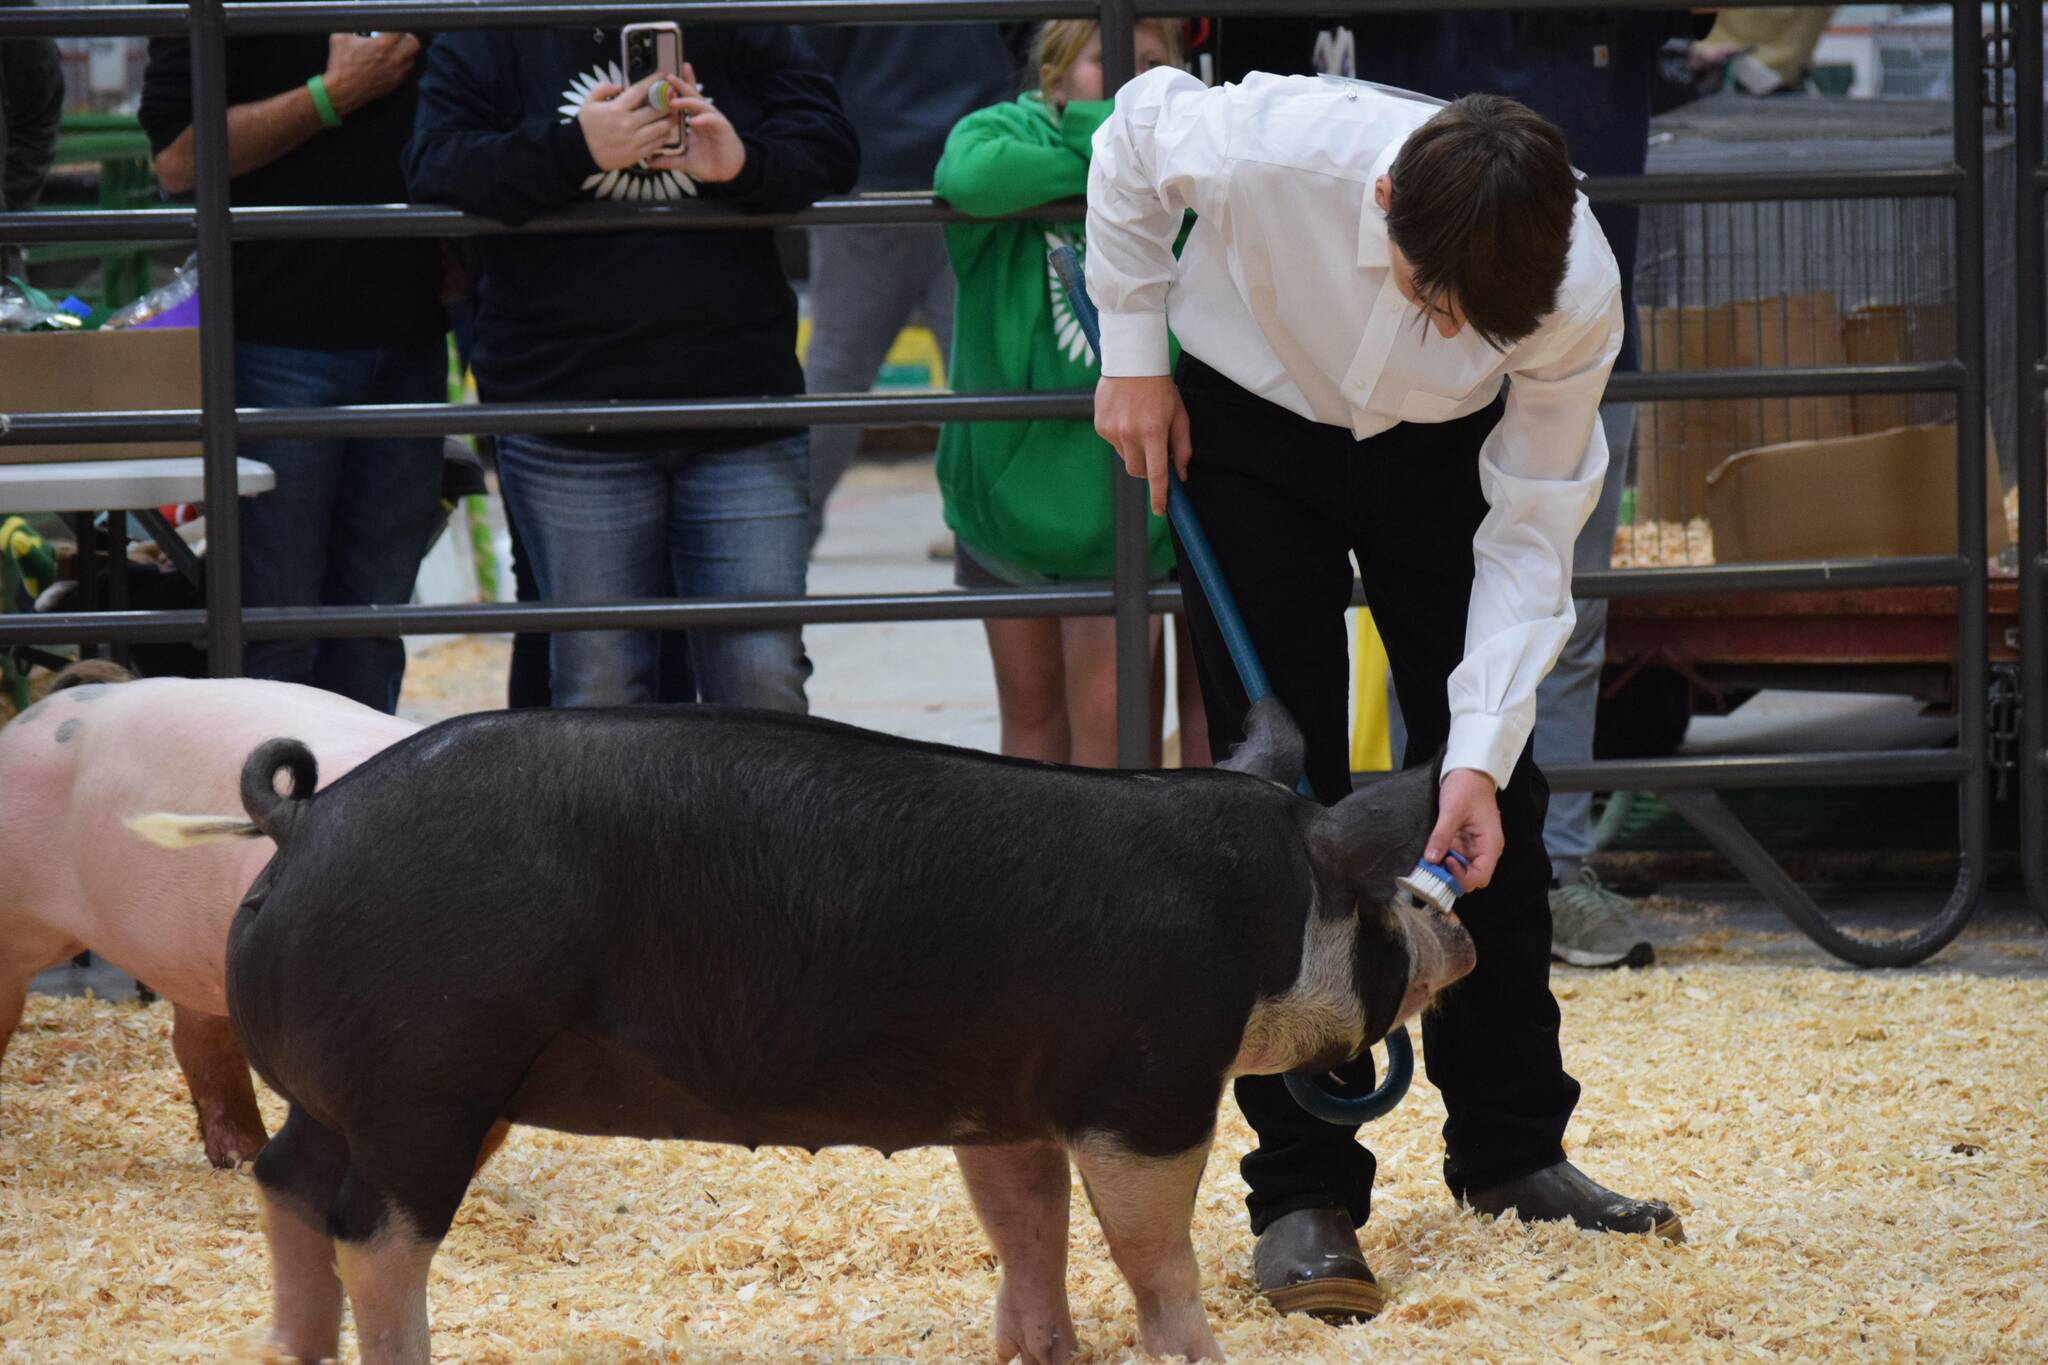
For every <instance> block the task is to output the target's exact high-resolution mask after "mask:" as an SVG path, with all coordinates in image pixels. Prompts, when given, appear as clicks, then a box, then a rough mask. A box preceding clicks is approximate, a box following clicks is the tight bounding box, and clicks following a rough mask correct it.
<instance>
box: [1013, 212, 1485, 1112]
mask: <svg viewBox="0 0 2048 1365" xmlns="http://www.w3.org/2000/svg"><path fill="white" fill-rule="evenodd" d="M1048 259H1049V260H1050V261H1051V263H1052V269H1053V273H1054V274H1056V275H1058V276H1059V279H1060V284H1061V286H1062V287H1064V288H1065V289H1066V291H1067V302H1068V303H1070V304H1072V305H1073V309H1074V318H1075V320H1076V321H1078V322H1079V323H1080V324H1081V331H1082V333H1083V334H1084V335H1086V336H1087V338H1088V344H1089V345H1090V346H1092V347H1094V349H1095V354H1096V355H1097V356H1098V357H1100V356H1101V354H1102V320H1101V318H1100V317H1099V316H1098V315H1097V313H1096V311H1095V300H1093V299H1091V298H1089V297H1088V284H1087V281H1086V280H1085V279H1084V278H1083V277H1082V272H1081V258H1080V256H1079V255H1077V254H1076V253H1075V251H1074V249H1073V248H1072V247H1070V246H1061V247H1054V248H1053V250H1052V251H1051V252H1050V253H1048ZM1166 519H1167V521H1169V522H1170V523H1172V525H1173V533H1174V535H1175V536H1176V537H1177V538H1178V539H1179V541H1180V548H1181V553H1182V557H1183V561H1184V563H1185V564H1186V566H1187V568H1188V570H1189V571H1190V572H1192V573H1193V574H1194V576H1195V581H1196V582H1198V583H1200V584H1201V586H1202V596H1203V597H1205V598H1207V599H1208V601H1209V611H1210V613H1211V614H1212V615H1213V616H1215V618H1216V628H1217V629H1218V630H1219V631H1221V632H1222V633H1223V644H1224V647H1225V648H1226V649H1228V650H1229V651H1230V662H1231V664H1232V665H1234V666H1235V667H1236V669H1237V677H1238V681H1239V682H1241V683H1243V684H1244V692H1245V700H1246V701H1247V702H1256V701H1258V700H1259V699H1260V698H1262V697H1269V696H1271V695H1272V694H1273V684H1272V682H1271V680H1270V679H1268V678H1267V677H1266V666H1265V665H1264V664H1262V663H1260V662H1259V652H1258V650H1256V649H1254V648H1253V647H1252V637H1251V632H1250V631H1248V630H1246V629H1245V625H1244V616H1243V615H1242V614H1241V613H1240V612H1239V611H1238V609H1237V599H1236V598H1235V597H1233V596H1231V594H1230V581H1229V580H1228V579H1226V578H1225V577H1224V576H1223V566H1222V565H1221V564H1218V563H1217V562H1216V552H1215V551H1214V550H1212V549H1211V548H1209V537H1208V536H1206V535H1204V534H1203V533H1202V523H1201V520H1200V518H1198V517H1196V515H1195V506H1194V504H1193V503H1192V502H1190V501H1189V500H1188V495H1187V493H1186V492H1185V491H1184V490H1183V489H1182V488H1181V486H1180V480H1179V478H1178V477H1177V476H1175V475H1174V474H1173V473H1172V472H1171V471H1169V472H1168V474H1167V476H1166ZM1296 789H1297V790H1298V791H1300V792H1301V794H1302V795H1303V796H1307V797H1313V796H1314V795H1315V792H1314V791H1313V790H1312V789H1311V788H1310V787H1309V784H1308V777H1307V775H1306V774H1304V775H1303V776H1302V778H1301V781H1300V782H1299V783H1298V784H1297V786H1296ZM1445 875H1446V876H1448V875H1449V874H1448V873H1446V874H1445ZM1386 1044H1387V1074H1386V1076H1385V1077H1384V1078H1383V1079H1382V1080H1381V1081H1380V1083H1379V1085H1378V1086H1377V1087H1376V1088H1374V1090H1373V1091H1372V1093H1371V1094H1368V1095H1361V1096H1359V1097H1358V1098H1356V1099H1352V1098H1347V1097H1346V1096H1343V1095H1333V1094H1331V1093H1330V1092H1329V1091H1327V1090H1325V1089H1323V1087H1321V1086H1320V1085H1317V1084H1316V1083H1315V1082H1314V1081H1312V1080H1310V1079H1309V1078H1308V1077H1306V1076H1303V1075H1300V1074H1298V1073H1295V1072H1288V1073H1287V1076H1286V1081H1287V1093H1288V1094H1290V1095H1292V1096H1293V1097H1294V1102H1295V1103H1296V1104H1298V1105H1300V1106H1301V1107H1302V1108H1303V1109H1305V1110H1307V1111H1308V1112H1309V1113H1311V1114H1313V1115H1315V1116H1316V1117H1317V1118H1319V1119H1322V1120H1323V1121H1324V1122H1326V1123H1336V1124H1342V1125H1344V1126H1346V1127H1355V1126H1357V1125H1358V1124H1361V1123H1370V1122H1371V1121H1372V1120H1374V1119H1376V1118H1380V1117H1382V1116H1383V1115H1385V1114H1387V1113H1388V1112H1389V1111H1391V1110H1392V1109H1393V1107H1394V1106H1395V1105H1397V1104H1399V1103H1400V1102H1401V1097H1402V1096H1403V1095H1406V1094H1407V1093H1408V1086H1409V1083H1410V1082H1411V1081H1413V1080H1414V1079H1415V1048H1414V1045H1413V1044H1412V1043H1410V1042H1409V1040H1408V1030H1407V1029H1406V1028H1405V1027H1403V1026H1401V1025H1396V1026H1395V1027H1394V1028H1393V1029H1392V1031H1390V1032H1389V1033H1388V1034H1387V1037H1386Z"/></svg>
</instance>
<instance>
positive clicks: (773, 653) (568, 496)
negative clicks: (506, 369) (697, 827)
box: [498, 435, 810, 713]
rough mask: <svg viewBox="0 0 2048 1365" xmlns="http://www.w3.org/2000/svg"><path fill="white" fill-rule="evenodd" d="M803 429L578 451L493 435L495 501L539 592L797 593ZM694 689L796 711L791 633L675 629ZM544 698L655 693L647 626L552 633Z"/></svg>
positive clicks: (805, 480) (656, 651)
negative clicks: (685, 648) (691, 443)
mask: <svg viewBox="0 0 2048 1365" xmlns="http://www.w3.org/2000/svg"><path fill="white" fill-rule="evenodd" d="M809 451H810V443H809V439H808V438H807V437H805V436H802V435H797V436H789V437H783V438H780V439H777V440H773V441H769V442H767V443H766V444H764V445H758V446H743V447H741V448H739V449H737V450H726V451H719V452H717V453H715V454H709V455H696V454H690V455H685V454H677V453H670V452H661V451H655V452H646V453H642V452H614V451H599V450H582V449H578V448H576V447H574V446H566V445H562V444H560V443H558V442H555V441H551V440H548V439H546V438H545V437H540V436H507V437H504V438H502V439H501V440H500V441H499V443H498V479H499V483H500V485H501V487H502V488H503V490H504V494H505V510H506V511H507V512H508V513H509V514H510V516H511V518H512V521H513V522H514V524H516V525H517V526H518V528H519V538H520V541H521V543H522V545H523V546H524V548H525V549H526V551H527V553H529V554H530V555H531V556H532V558H533V568H534V573H535V574H536V576H538V578H539V579H540V591H541V597H542V598H543V600H545V601H549V602H600V601H615V600H621V599H629V598H696V597H801V596H803V595H804V580H805V560H806V558H807V557H808V555H807V551H808V549H809V533H808V530H807V526H806V518H807V516H808V513H809V508H810V469H809V458H808V457H809ZM689 650H690V666H691V669H692V671H693V672H694V673H695V675H696V679H697V690H698V694H699V696H701V697H702V699H703V700H705V701H708V702H719V703H723V704H726V705H731V706H758V707H762V708H765V709H768V710H774V711H794V712H798V713H802V712H804V711H806V710H808V709H809V708H808V703H807V702H806V701H805V698H804V680H805V679H806V678H807V677H808V676H809V674H810V662H809V660H807V659H806V658H805V657H804V648H803V632H802V630H801V629H800V628H799V627H796V626H781V627H775V628H772V629H719V630H711V629H698V630H692V631H690V632H689ZM551 660H552V663H553V676H554V682H553V689H552V690H553V696H554V702H555V705H557V706H618V705H628V704H632V703H637V702H648V701H653V700H655V698H656V696H657V694H658V692H659V689H660V684H661V647H660V637H659V636H658V635H656V634H655V633H654V632H652V631H587V630H585V631H561V632H558V633H556V635H555V637H554V645H553V650H552V654H551Z"/></svg>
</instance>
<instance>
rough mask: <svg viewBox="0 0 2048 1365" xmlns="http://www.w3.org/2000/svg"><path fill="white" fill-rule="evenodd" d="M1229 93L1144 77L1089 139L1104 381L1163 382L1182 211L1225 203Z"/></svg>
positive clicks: (1091, 269)
mask: <svg viewBox="0 0 2048 1365" xmlns="http://www.w3.org/2000/svg"><path fill="white" fill-rule="evenodd" d="M1231 92H1232V87H1227V86H1226V87H1220V88H1217V89H1213V90H1212V89H1210V88H1209V87H1207V86H1204V85H1203V84H1202V83H1201V82H1200V81H1199V80H1197V79H1195V78H1194V77H1193V76H1190V75H1189V74H1188V73H1187V72H1185V71H1180V70H1177V69H1174V68H1171V67H1161V68H1159V69H1158V70H1156V71H1148V72H1146V73H1145V74H1144V75H1142V76H1140V77H1138V78H1137V79H1136V80H1134V81H1132V82H1131V83H1130V84H1128V85H1126V86H1125V87H1124V88H1123V89H1122V90H1121V91H1120V92H1119V93H1118V95H1117V99H1116V112H1115V113H1114V114H1112V115H1111V116H1110V118H1109V121H1108V122H1106V123H1104V124H1103V125H1102V129H1101V131H1100V132H1098V133H1096V135H1095V160H1094V164H1093V165H1092V166H1091V167H1090V169H1089V173H1088V293H1089V295H1090V296H1091V297H1092V298H1093V299H1094V300H1095V305H1096V307H1097V308H1099V309H1100V310H1101V311H1102V373H1103V376H1104V377H1105V378H1112V379H1113V378H1120V377H1140V376H1159V375H1164V374H1166V373H1167V367H1168V363H1169V358H1170V348H1169V345H1168V342H1167V335H1166V291H1167V287H1168V286H1169V285H1171V284H1172V283H1173V279H1174V257H1173V247H1174V242H1175V240H1176V239H1177V238H1178V237H1179V236H1180V232H1181V223H1182V219H1183V217H1184V216H1185V215H1186V213H1187V211H1188V210H1189V209H1193V210H1194V211H1195V212H1197V213H1202V214H1208V213H1213V212H1216V211H1218V210H1219V209H1221V208H1222V206H1223V203H1224V201H1225V199H1226V198H1227V196H1228V193H1229V186H1230V161H1229V156H1228V151H1229V146H1230V123H1231V118H1232V109H1231V104H1230V101H1231V99H1232V97H1233V96H1232V93H1231ZM1098 415H1099V414H1098ZM1160 496H1162V497H1163V496H1164V493H1163V490H1161V492H1160Z"/></svg>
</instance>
